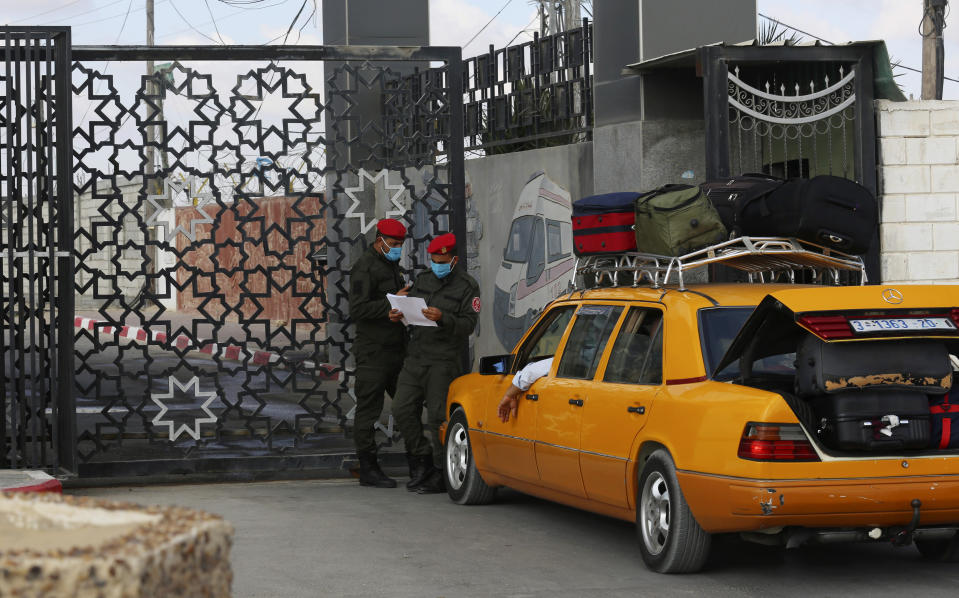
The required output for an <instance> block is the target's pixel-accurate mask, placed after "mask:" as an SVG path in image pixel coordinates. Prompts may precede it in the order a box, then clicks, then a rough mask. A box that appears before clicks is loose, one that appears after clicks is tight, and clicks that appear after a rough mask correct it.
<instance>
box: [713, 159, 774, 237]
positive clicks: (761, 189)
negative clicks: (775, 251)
mask: <svg viewBox="0 0 959 598" xmlns="http://www.w3.org/2000/svg"><path fill="white" fill-rule="evenodd" d="M785 183H786V179H781V178H779V177H777V176H772V175H770V174H762V173H752V172H748V173H746V174H742V175H740V176H731V177H726V178H724V179H715V180H712V181H706V182H705V183H703V184H702V188H703V191H704V192H705V193H706V197H707V198H708V199H709V201H710V202H711V203H712V204H713V207H714V208H716V211H717V212H719V217H720V218H722V221H723V224H724V225H725V226H726V229H727V230H728V231H729V232H731V233H733V234H735V235H737V236H738V235H740V234H742V233H741V231H740V230H739V223H738V222H737V221H736V214H737V210H738V206H742V205H746V204H749V203H751V202H753V201H756V200H757V199H762V198H764V197H766V196H767V195H769V194H770V193H772V192H773V191H775V190H776V189H779V188H780V187H782V186H783V185H784V184H785Z"/></svg>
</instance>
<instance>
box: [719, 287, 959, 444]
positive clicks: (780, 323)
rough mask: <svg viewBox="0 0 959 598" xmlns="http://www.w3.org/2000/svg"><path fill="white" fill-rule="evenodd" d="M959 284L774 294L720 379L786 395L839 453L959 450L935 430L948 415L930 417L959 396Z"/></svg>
mask: <svg viewBox="0 0 959 598" xmlns="http://www.w3.org/2000/svg"><path fill="white" fill-rule="evenodd" d="M952 291H953V292H952V293H951V294H950V293H949V292H948V290H947V289H946V288H943V287H935V286H912V287H906V293H905V295H906V296H903V295H904V293H901V292H899V291H895V293H889V292H888V289H882V288H881V287H857V288H848V287H847V288H831V289H828V290H826V289H809V288H806V289H794V290H784V291H781V292H777V293H773V294H770V295H767V296H766V297H765V298H764V299H763V301H762V302H761V303H760V304H759V305H758V306H757V307H756V309H755V310H754V311H753V312H752V314H751V315H750V316H749V318H747V320H746V322H745V324H744V325H743V326H742V328H741V329H740V331H739V333H738V335H737V336H736V337H735V338H734V339H733V341H732V342H731V344H730V345H729V349H728V350H727V351H726V353H725V355H724V356H723V357H722V359H720V360H719V362H718V365H717V367H716V368H715V370H714V372H713V378H715V379H727V380H732V381H734V382H735V383H737V384H742V385H745V386H752V387H755V388H761V389H764V390H769V391H772V392H776V393H779V394H781V395H782V396H783V398H784V399H785V400H786V402H787V403H788V404H789V406H790V407H791V408H792V409H793V411H794V412H795V413H796V415H797V417H798V418H799V421H800V422H802V424H803V425H804V427H805V428H806V430H807V431H808V432H809V434H810V436H812V438H813V440H814V441H815V442H816V443H817V444H818V445H819V446H820V448H821V449H823V450H824V451H825V452H827V453H829V454H833V455H853V454H860V455H889V454H917V453H925V452H930V453H935V454H941V452H942V451H943V450H947V451H949V452H950V453H951V452H959V450H957V449H956V448H951V447H954V446H956V445H955V444H950V443H948V437H947V439H946V443H940V438H938V437H935V438H934V437H933V436H934V435H935V434H937V433H939V432H937V431H936V430H937V428H936V426H935V425H934V423H935V422H936V421H939V423H940V425H941V416H940V419H939V420H936V416H932V415H931V414H930V404H932V405H937V404H941V403H942V402H943V401H945V402H946V403H948V402H949V401H950V400H952V402H953V403H959V389H953V388H952V386H953V384H954V383H955V384H959V380H954V379H955V378H956V374H955V373H954V371H953V367H954V366H953V365H952V363H950V354H951V355H952V356H956V355H959V307H957V306H956V304H955V302H956V300H957V298H956V297H954V296H950V295H954V294H955V293H954V289H952ZM890 300H893V301H899V302H898V303H892V302H890ZM835 306H843V307H842V309H836V308H835ZM953 359H954V360H955V359H956V358H955V357H953ZM953 396H955V397H956V398H955V399H952V398H951V397H953ZM957 421H959V420H957ZM956 434H959V430H956ZM947 435H948V433H947Z"/></svg>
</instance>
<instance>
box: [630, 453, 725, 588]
mask: <svg viewBox="0 0 959 598" xmlns="http://www.w3.org/2000/svg"><path fill="white" fill-rule="evenodd" d="M637 498H638V500H637V501H636V528H637V533H638V535H639V549H640V552H641V553H642V555H643V561H644V562H645V563H646V566H647V567H649V568H650V569H652V570H653V571H658V572H659V573H692V572H695V571H698V570H699V569H701V568H702V566H703V564H704V563H705V562H706V557H707V556H709V546H710V542H711V536H710V535H709V534H708V533H706V532H705V531H703V528H701V527H699V523H697V521H696V519H695V517H693V513H692V511H690V510H689V505H687V504H686V499H685V498H684V497H683V492H682V490H680V488H679V481H678V480H677V478H676V467H675V466H674V465H673V460H672V458H671V457H670V456H669V453H667V452H666V451H664V450H658V451H656V452H654V453H653V454H652V455H650V457H649V459H648V460H647V461H646V464H645V466H644V467H643V471H642V473H641V474H640V478H639V489H638V497H637Z"/></svg>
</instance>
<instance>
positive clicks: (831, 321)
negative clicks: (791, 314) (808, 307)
mask: <svg viewBox="0 0 959 598" xmlns="http://www.w3.org/2000/svg"><path fill="white" fill-rule="evenodd" d="M799 323H800V324H801V325H803V326H805V327H806V328H808V329H809V330H811V331H812V332H813V334H815V335H816V336H818V337H819V338H821V339H823V340H830V339H834V338H852V336H853V335H852V328H851V327H850V326H849V320H848V319H847V318H846V316H803V317H801V318H799Z"/></svg>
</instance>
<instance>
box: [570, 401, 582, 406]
mask: <svg viewBox="0 0 959 598" xmlns="http://www.w3.org/2000/svg"><path fill="white" fill-rule="evenodd" d="M569 404H570V405H576V406H577V407H582V406H583V399H570V400H569Z"/></svg>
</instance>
